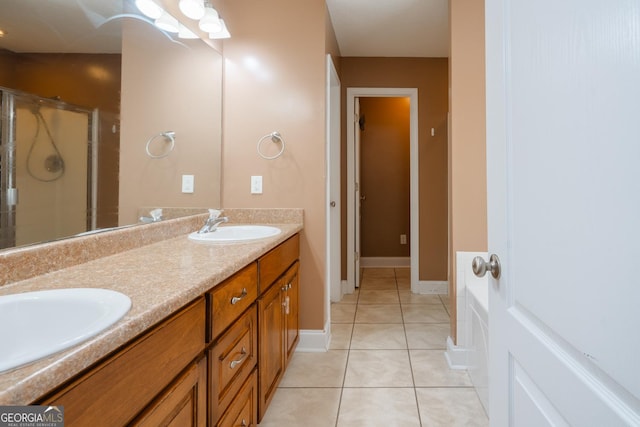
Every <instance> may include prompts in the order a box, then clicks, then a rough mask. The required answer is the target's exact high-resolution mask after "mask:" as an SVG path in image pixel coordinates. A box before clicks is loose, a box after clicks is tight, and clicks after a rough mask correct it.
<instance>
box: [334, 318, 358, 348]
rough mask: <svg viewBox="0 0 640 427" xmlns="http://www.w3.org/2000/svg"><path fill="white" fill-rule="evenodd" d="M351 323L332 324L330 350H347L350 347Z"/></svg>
mask: <svg viewBox="0 0 640 427" xmlns="http://www.w3.org/2000/svg"><path fill="white" fill-rule="evenodd" d="M352 332H353V324H352V323H332V324H331V342H330V343H329V349H330V350H348V349H349V346H350V345H351V333H352Z"/></svg>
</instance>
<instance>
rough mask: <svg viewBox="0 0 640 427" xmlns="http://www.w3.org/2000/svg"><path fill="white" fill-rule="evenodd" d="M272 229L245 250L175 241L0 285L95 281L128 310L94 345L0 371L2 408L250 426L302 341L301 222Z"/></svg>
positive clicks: (95, 419)
mask: <svg viewBox="0 0 640 427" xmlns="http://www.w3.org/2000/svg"><path fill="white" fill-rule="evenodd" d="M277 226H278V227H279V228H280V229H281V230H282V233H281V234H280V235H278V236H275V237H270V238H267V239H262V240H259V241H252V242H247V243H230V244H213V245H212V244H203V243H197V242H192V241H189V240H188V239H187V238H186V236H184V235H180V236H178V237H173V238H169V239H166V240H162V241H159V242H157V243H153V244H150V245H145V246H141V247H139V248H136V249H131V250H127V251H124V252H121V253H117V254H115V255H112V256H107V257H103V258H99V259H96V260H93V261H90V262H87V263H83V264H80V265H77V266H73V267H70V268H67V269H63V270H60V271H55V272H51V273H49V274H46V275H44V276H37V277H34V278H31V279H27V280H24V281H22V282H20V283H17V284H15V285H13V284H11V285H6V286H3V287H0V292H1V293H3V294H5V293H8V291H13V292H14V293H15V292H18V289H17V287H18V286H20V290H19V291H30V290H34V289H41V288H43V287H44V285H45V284H46V285H48V287H49V288H50V287H54V288H55V287H59V286H60V285H61V284H62V283H66V285H67V286H68V287H70V286H72V285H73V284H78V285H79V283H78V282H79V281H82V282H83V283H82V284H83V285H84V286H86V284H87V283H86V281H87V278H88V277H93V278H94V280H92V283H91V284H92V286H95V287H109V288H111V289H114V290H118V291H120V292H123V293H125V294H127V295H129V296H130V298H131V300H132V302H133V305H132V308H131V310H130V312H129V313H127V315H126V316H125V317H124V318H123V319H122V320H120V321H119V322H118V323H116V324H115V325H114V326H113V327H112V328H110V329H108V330H106V331H105V332H103V333H102V334H100V335H98V336H97V337H95V338H92V339H90V340H89V341H87V342H85V343H83V344H80V345H78V346H76V347H74V348H71V349H69V350H67V351H64V352H61V353H57V354H55V355H52V356H50V357H48V358H46V359H43V360H40V361H36V362H34V363H32V364H29V365H26V366H24V367H20V368H17V369H15V370H13V371H9V372H5V373H0V404H3V405H6V404H12V405H21V404H30V403H33V404H43V405H49V404H50V405H62V406H64V412H65V421H66V424H65V425H68V426H74V425H79V426H84V425H92V426H101V425H104V426H116V425H128V424H132V425H145V426H158V425H176V426H187V425H194V426H196V425H198V426H205V425H210V426H237V425H247V426H250V425H257V424H258V422H259V419H260V418H262V416H263V415H264V413H265V411H266V409H267V407H268V404H269V402H270V401H271V398H272V397H273V393H274V392H275V390H276V389H277V386H278V383H279V381H280V379H281V378H282V375H283V374H284V371H285V368H286V366H287V363H288V361H289V359H290V357H291V355H292V353H293V351H294V350H295V346H296V344H297V341H298V333H299V326H298V295H299V286H300V282H299V260H298V259H299V248H300V237H299V232H300V231H301V229H302V222H301V218H300V221H299V222H294V223H285V224H277ZM154 254H155V256H154ZM158 254H161V255H158ZM82 278H84V279H83V280H82ZM109 283H110V284H111V286H109V285H108V284H109Z"/></svg>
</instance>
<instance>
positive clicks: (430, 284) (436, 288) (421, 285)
mask: <svg viewBox="0 0 640 427" xmlns="http://www.w3.org/2000/svg"><path fill="white" fill-rule="evenodd" d="M411 290H412V291H413V293H415V294H441V295H448V294H449V282H448V281H446V280H444V281H439V280H420V281H419V282H418V285H417V286H416V289H411Z"/></svg>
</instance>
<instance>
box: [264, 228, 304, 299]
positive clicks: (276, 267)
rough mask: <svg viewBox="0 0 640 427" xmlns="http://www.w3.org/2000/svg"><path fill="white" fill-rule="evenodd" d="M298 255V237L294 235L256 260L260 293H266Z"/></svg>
mask: <svg viewBox="0 0 640 427" xmlns="http://www.w3.org/2000/svg"><path fill="white" fill-rule="evenodd" d="M299 253H300V236H299V235H298V234H296V235H295V236H293V237H291V238H289V239H288V240H287V241H285V242H283V243H281V244H280V245H279V246H277V247H276V248H274V249H272V250H271V251H269V253H267V254H265V255H263V256H262V257H260V259H258V267H259V271H260V280H259V287H260V293H263V292H264V291H266V290H267V288H268V287H269V285H271V284H272V283H273V282H274V281H275V280H276V279H277V278H278V277H280V276H281V275H282V273H284V272H285V271H286V270H287V268H289V266H290V265H291V264H293V262H294V261H295V260H297V259H298V257H299Z"/></svg>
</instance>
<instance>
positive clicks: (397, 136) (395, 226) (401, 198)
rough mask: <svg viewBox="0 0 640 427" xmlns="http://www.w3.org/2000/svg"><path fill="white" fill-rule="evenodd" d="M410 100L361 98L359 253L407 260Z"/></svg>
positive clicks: (409, 227) (365, 255)
mask: <svg viewBox="0 0 640 427" xmlns="http://www.w3.org/2000/svg"><path fill="white" fill-rule="evenodd" d="M409 106H410V102H409V98H362V99H361V100H360V116H361V117H363V118H364V119H365V123H364V130H363V131H362V132H361V136H360V141H361V144H360V145H361V151H360V191H361V194H362V195H363V196H365V199H364V200H363V201H362V202H361V209H360V214H361V219H360V238H361V240H360V241H361V243H360V252H361V256H363V257H408V256H409V255H410V251H409V247H410V239H407V244H404V245H401V244H400V235H401V234H405V235H407V236H408V237H409V238H410V234H409V232H410V230H411V225H410V218H411V215H410V205H409V202H410V200H411V197H410V188H411V187H410V170H409V159H410V154H409V123H410V116H409Z"/></svg>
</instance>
